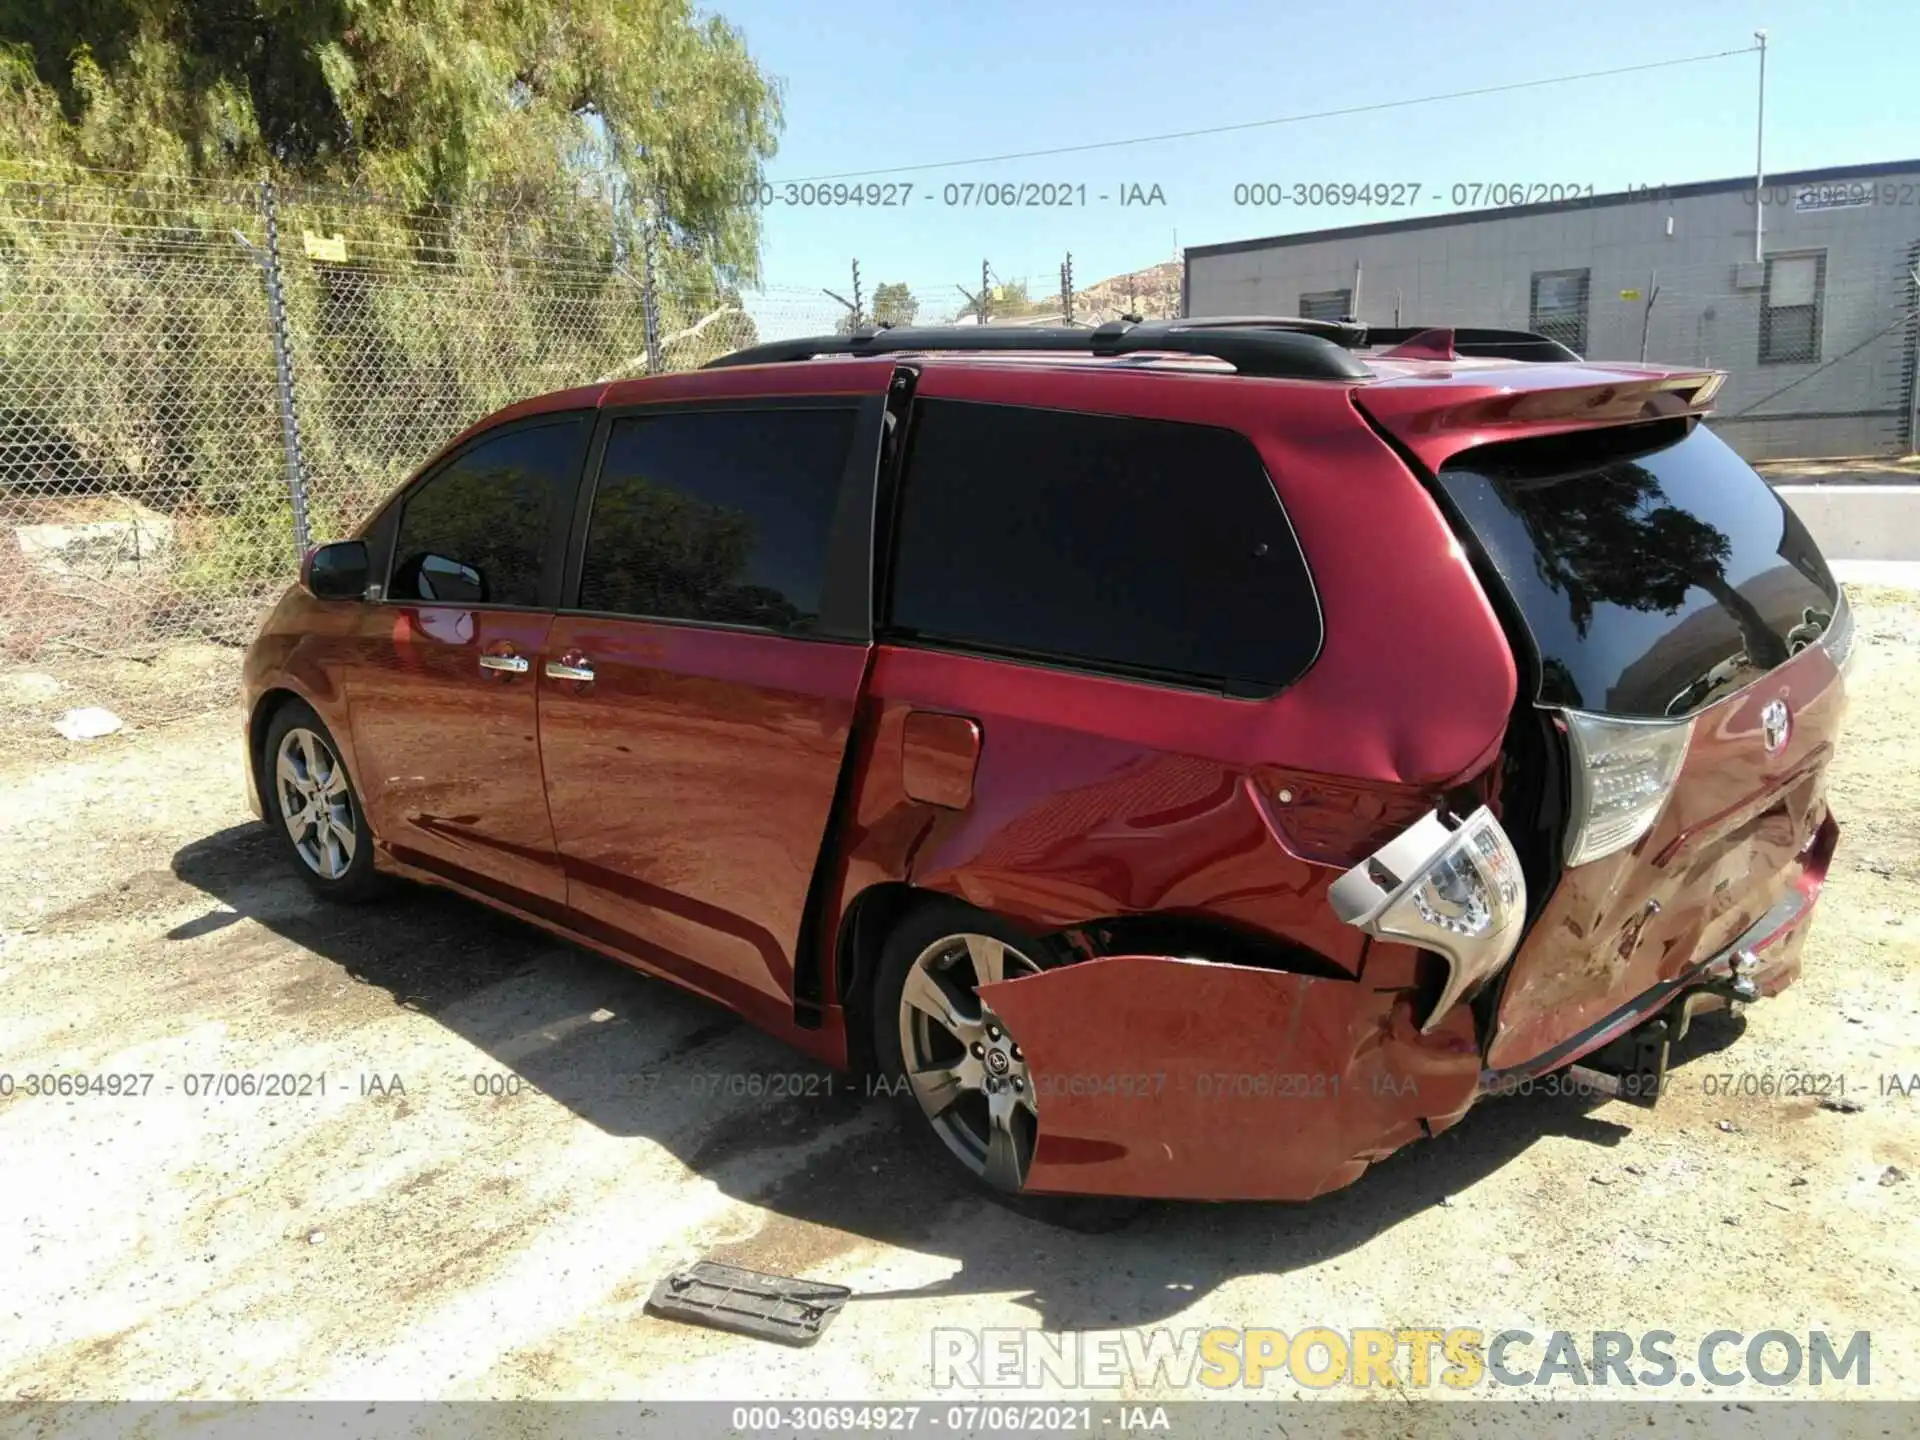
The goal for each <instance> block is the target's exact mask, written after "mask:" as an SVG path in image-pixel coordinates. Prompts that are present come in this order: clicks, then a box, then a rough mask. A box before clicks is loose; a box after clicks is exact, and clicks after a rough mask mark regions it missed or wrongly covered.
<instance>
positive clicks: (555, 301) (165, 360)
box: [0, 166, 844, 730]
mask: <svg viewBox="0 0 1920 1440" xmlns="http://www.w3.org/2000/svg"><path fill="white" fill-rule="evenodd" d="M609 214H610V212H609V209H608V207H607V205H606V203H605V202H604V200H603V199H599V200H597V199H596V198H595V197H594V196H593V195H591V194H583V196H582V197H581V201H580V206H579V209H578V212H577V213H559V214H556V213H555V212H554V211H553V209H552V208H551V207H550V206H549V207H546V208H543V209H539V210H519V209H516V208H514V207H513V206H511V205H507V206H500V207H494V208H483V209H478V210H471V211H465V212H462V213H461V214H459V215H457V216H456V215H445V214H439V213H432V212H421V211H410V210H407V209H405V208H403V207H400V206H397V205H394V204H391V203H388V202H385V201H382V200H380V199H379V198H377V197H372V196H367V195H363V194H355V193H346V192H336V191H321V190H308V189H282V190H279V191H276V190H275V189H274V188H273V187H272V186H270V185H266V184H221V183H211V182H205V181H192V180H180V179H160V178H154V177H146V176H127V175H105V174H85V175H83V176H82V177H81V178H78V179H71V178H62V179H60V180H57V181H56V180H49V179H47V178H44V175H43V174H42V173H37V172H36V171H35V170H33V169H32V168H31V167H26V166H16V167H12V168H7V167H4V166H0V728H4V729H7V730H17V729H19V728H21V727H22V726H23V725H32V726H36V727H40V726H44V724H45V723H46V722H47V721H50V720H51V719H52V718H53V717H55V716H58V715H59V714H61V713H62V712H63V711H64V710H66V709H67V708H69V707H71V706H75V705H106V706H108V707H109V708H113V709H115V710H116V711H117V712H118V713H121V714H124V715H126V716H127V717H128V718H136V719H146V720H152V719H161V718H167V717H168V716H170V715H174V714H184V713H190V712H193V711H196V710H200V709H204V708H206V707H207V706H208V705H210V704H219V703H223V702H224V701H225V700H226V699H228V698H229V697H230V696H231V693H232V680H233V665H234V658H235V657H234V650H235V647H238V646H240V645H243V644H244V643H245V642H246V640H247V639H248V638H249V637H250V635H251V633H252V630H253V628H254V626H255V625H256V624H257V623H258V618H259V615H260V613H261V612H262V610H263V608H264V607H265V606H267V605H268V604H270V603H271V602H272V600H273V598H274V597H275V596H277V595H278V593H279V592H280V591H281V590H282V589H283V588H284V587H285V585H286V584H287V582H288V581H289V580H290V579H291V578H292V576H293V574H294V572H295V569H296V566H297V563H298V556H299V555H300V553H301V552H302V550H303V548H304V546H305V545H306V544H307V543H308V542H309V541H310V540H311V539H315V538H326V537H328V536H331V535H337V534H340V533H343V532H344V531H345V530H347V529H348V528H350V526H351V525H352V524H353V523H354V522H355V521H356V520H357V519H358V518H359V517H361V516H362V515H364V514H365V512H366V511H367V509H368V508H369V507H370V506H371V505H372V504H373V503H374V502H376V501H377V500H378V499H379V498H380V497H381V496H383V495H385V494H386V493H387V492H388V491H389V490H391V489H392V488H393V486H394V485H396V484H397V483H398V482H399V481H400V480H401V479H403V478H404V477H405V476H406V475H407V474H408V473H409V472H410V471H411V470H413V469H414V468H415V467H416V466H417V465H418V464H419V463H420V462H421V461H422V460H423V459H425V458H426V457H427V456H428V455H430V454H431V453H432V452H433V451H434V450H435V449H437V448H438V447H439V446H441V445H442V444H444V443H445V442H446V441H447V440H448V439H449V438H451V437H452V436H453V435H454V434H455V433H457V432H458V431H459V430H460V429H462V428H463V427H464V426H466V425H467V424H469V423H471V422H472V421H474V420H476V419H479V418H480V417H482V416H484V415H486V414H487V413H489V412H490V411H492V410H495V409H497V408H499V407H500V406H502V405H505V404H508V403H510V402H511V401H513V400H516V399H521V398H524V397H525V396H528V395H532V394H537V393H540V392H542V391H546V390H553V389H558V388H564V387H566V386H571V385H581V384H589V383H593V382H596V381H602V380H608V379H614V378H620V377H624V376H628V375H640V374H646V373H649V371H655V370H662V369H685V368H690V367H693V366H697V365H700V364H703V363H704V362H705V361H707V360H709V359H711V358H713V357H714V356H716V355H719V354H722V353H724V352H725V351H728V350H731V349H735V348H738V347H739V346H742V345H747V344H752V343H754V342H755V341H756V340H757V339H761V338H774V337H775V336H776V335H780V334H799V333H812V332H818V331H830V330H832V329H833V328H834V326H835V323H836V321H837V320H838V319H839V318H840V317H841V316H842V315H843V314H844V311H843V310H842V309H841V307H839V306H838V305H837V304H835V302H834V301H832V300H830V299H829V298H827V297H826V296H825V295H824V294H822V293H821V292H819V291H815V290H769V291H765V292H760V293H756V294H754V295H752V296H750V297H746V298H743V297H741V296H739V295H737V294H734V293H732V292H730V291H726V290H723V289H720V288H718V287H717V286H716V285H714V284H713V283H712V282H711V281H710V280H707V279H706V278H705V277H706V275H707V274H708V272H707V270H706V267H704V266H700V265H697V264H676V263H675V262H676V260H677V259H678V258H683V257H676V256H675V255H674V254H673V253H672V252H671V250H670V249H667V248H665V247H666V245H667V243H668V242H667V241H666V240H664V239H663V240H662V241H661V242H660V243H661V246H662V252H661V253H660V254H658V255H655V254H653V253H650V247H647V246H640V247H623V245H622V243H621V240H620V237H619V235H618V234H617V232H616V228H615V227H614V226H613V225H612V224H610V223H609ZM630 248H634V249H637V251H638V253H629V250H630ZM675 273H679V274H681V275H683V276H684V275H688V274H691V275H695V276H697V277H700V278H699V279H698V280H697V281H696V282H688V281H684V280H683V281H681V282H680V283H675V281H674V280H673V279H671V278H670V277H671V276H672V275H674V274H675Z"/></svg>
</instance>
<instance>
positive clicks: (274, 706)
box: [247, 690, 300, 806]
mask: <svg viewBox="0 0 1920 1440" xmlns="http://www.w3.org/2000/svg"><path fill="white" fill-rule="evenodd" d="M299 698H300V697H299V696H298V695H296V694H294V693H293V691H291V690H269V691H267V692H266V693H265V694H264V695H262V696H261V697H260V698H259V699H258V700H256V701H255V702H254V706H253V718H252V719H250V720H249V721H248V722H247V753H248V755H249V756H251V757H252V759H253V788H254V791H255V792H256V794H258V796H259V798H260V803H261V804H262V805H263V806H264V805H265V804H266V803H267V789H266V780H267V756H266V744H267V729H268V727H269V726H271V725H272V724H273V717H274V716H276V715H278V714H279V713H280V712H281V710H282V709H284V708H285V707H286V706H288V705H290V704H292V703H294V702H295V701H297V700H299Z"/></svg>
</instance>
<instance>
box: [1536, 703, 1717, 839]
mask: <svg viewBox="0 0 1920 1440" xmlns="http://www.w3.org/2000/svg"><path fill="white" fill-rule="evenodd" d="M1560 713H1561V716H1562V717H1563V718H1564V719H1565V720H1566V722H1567V736H1568V738H1569V739H1570V740H1571V741H1572V744H1573V785H1572V792H1573V793H1572V809H1571V813H1570V815H1569V817H1568V825H1567V860H1566V863H1567V865H1568V867H1569V868H1571V867H1573V866H1575V865H1584V864H1586V863H1587V862H1588V861H1589V860H1598V859H1599V858H1600V857H1601V856H1602V855H1611V854H1613V852H1614V851H1616V850H1623V849H1625V848H1626V847H1627V846H1629V845H1631V844H1633V843H1634V842H1635V841H1636V840H1638V839H1639V838H1640V837H1641V836H1642V835H1644V834H1646V833H1647V831H1648V830H1650V829H1652V828H1653V822H1654V821H1655V820H1656V819H1658V818H1659V815H1660V811H1661V808H1662V807H1663V806H1664V805H1665V804H1666V803H1667V796H1668V795H1670V794H1672V793H1673V782H1674V777H1675V776H1677V775H1678V774H1679V773H1680V766H1681V764H1682V763H1683V762H1684V761H1685V760H1686V758H1687V746H1688V744H1689V743H1690V742H1691V741H1692V739H1693V721H1692V720H1678V721H1674V720H1614V719H1609V718H1608V717H1607V716H1604V715H1589V714H1587V713H1586V712H1585V711H1582V710H1563V711H1561V712H1560Z"/></svg>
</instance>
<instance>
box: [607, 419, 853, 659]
mask: <svg viewBox="0 0 1920 1440" xmlns="http://www.w3.org/2000/svg"><path fill="white" fill-rule="evenodd" d="M856 418H857V417H856V414H855V412H854V411H852V410H819V409H815V410H807V409H794V410H757V411H743V410H716V411H701V412H683V413H680V414H669V415H658V416H645V417H635V418H631V419H624V420H619V421H616V422H615V423H614V425H613V428H612V431H611V433H610V434H609V436H608V438H607V450H606V459H605V461H604V463H603V464H602V467H601V471H600V483H599V485H598V487H597V488H596V489H595V491H594V497H593V513H592V518H591V519H590V520H589V522H588V527H587V547H586V555H585V559H584V561H583V565H582V569H581V576H580V608H581V609H583V610H601V611H607V612H611V613H615V614H621V615H636V616H650V617H655V618H660V619H669V620H694V621H705V622H707V623H710V624H722V625H752V626H760V627H764V628H767V629H773V630H785V631H808V630H811V629H813V627H814V625H815V623H816V622H817V621H818V620H819V616H820V596H821V589H822V586H823V583H824V578H825V574H826V558H827V544H828V539H829V537H830V535H831V532H832V529H833V519H834V507H835V504H836V502H837V500H838V498H839V492H840V483H841V476H842V474H843V472H844V471H845V469H846V465H847V454H848V451H849V449H850V448H851V447H852V444H853V436H854V428H855V423H856Z"/></svg>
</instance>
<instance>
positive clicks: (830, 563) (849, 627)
mask: <svg viewBox="0 0 1920 1440" xmlns="http://www.w3.org/2000/svg"><path fill="white" fill-rule="evenodd" d="M884 406H885V396H884V395H881V394H878V393H876V394H831V395H764V396H763V395H756V396H746V397H741V398H740V399H737V400H735V399H704V400H682V401H669V402H655V403H651V404H639V405H619V406H605V407H603V408H602V409H601V411H600V419H599V423H598V424H596V425H595V426H594V431H593V440H592V443H591V444H590V445H589V446H588V449H587V457H586V467H585V471H584V473H583V475H582V478H581V481H580V485H579V489H578V492H577V494H576V496H575V499H574V505H573V511H572V516H571V519H570V522H569V525H568V527H567V540H566V552H565V564H564V566H563V567H562V575H561V582H560V587H559V591H558V595H557V597H556V604H555V606H554V608H555V609H556V610H558V611H559V612H560V613H561V614H565V615H590V616H604V617H605V618H607V619H610V620H634V621H639V622H641V623H644V624H648V625H674V626H684V627H689V628H692V629H696V630H722V631H730V632H738V633H742V634H749V635H779V636H783V637H786V638H789V639H795V640H809V641H834V640H851V641H857V642H859V643H861V644H867V643H870V642H871V641H872V639H873V627H874V613H873V605H872V594H873V513H874V491H875V486H876V484H877V479H878V469H879V463H880V434H881V424H882V419H881V417H882V411H883V409H884ZM780 410H846V411H850V412H851V413H852V414H853V415H854V417H855V419H854V432H853V444H852V445H851V446H850V447H849V448H848V451H847V461H846V467H845V469H844V470H843V471H842V472H841V476H840V487H839V492H838V494H837V496H836V498H835V501H834V512H833V522H832V528H831V530H830V532H829V535H828V539H827V551H826V573H825V575H824V577H823V580H822V586H821V596H820V623H819V626H818V628H817V630H816V631H814V632H812V633H809V634H805V635H792V634H790V633H789V632H787V631H785V630H778V629H774V628H771V627H768V626H763V625H735V624H727V623H725V622H721V621H714V620H691V619H687V618H686V617H684V616H676V615H629V614H625V613H623V612H615V611H607V610H588V609H584V608H583V607H582V606H581V604H580V582H581V578H582V576H583V575H584V573H585V570H586V557H587V541H588V539H589V537H590V534H591V531H592V526H593V502H594V499H595V497H596V496H597V495H598V493H599V490H600V479H601V475H602V473H603V471H604V468H605V465H606V458H607V444H608V441H609V439H610V438H611V437H612V434H613V427H614V425H615V424H616V423H618V422H619V421H621V420H631V419H646V418H652V417H656V416H658V417H664V416H669V415H700V414H716V413H719V414H730V413H738V414H765V413H767V412H769V411H780Z"/></svg>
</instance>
